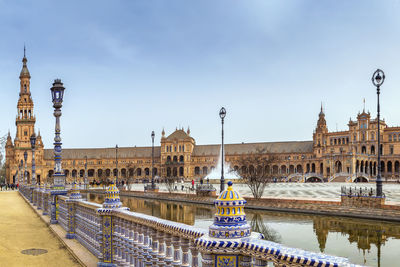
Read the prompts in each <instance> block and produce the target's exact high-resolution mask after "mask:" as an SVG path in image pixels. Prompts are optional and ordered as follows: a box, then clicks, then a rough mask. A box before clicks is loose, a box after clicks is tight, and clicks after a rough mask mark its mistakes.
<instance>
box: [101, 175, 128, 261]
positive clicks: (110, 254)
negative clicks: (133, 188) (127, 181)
mask: <svg viewBox="0 0 400 267" xmlns="http://www.w3.org/2000/svg"><path fill="white" fill-rule="evenodd" d="M117 209H126V208H122V203H121V201H120V199H119V191H118V188H117V187H116V186H115V185H114V183H112V184H110V186H109V187H108V188H107V191H106V197H105V200H104V203H103V207H102V208H99V209H97V213H98V214H99V215H100V217H101V239H102V240H101V258H100V262H99V263H98V264H97V266H98V267H110V266H116V262H115V258H116V257H115V256H116V255H115V249H116V246H115V243H114V242H115V241H114V239H116V235H115V232H114V231H115V226H116V224H115V221H116V220H117V217H115V214H114V211H115V210H117Z"/></svg>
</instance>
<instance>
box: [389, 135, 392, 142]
mask: <svg viewBox="0 0 400 267" xmlns="http://www.w3.org/2000/svg"><path fill="white" fill-rule="evenodd" d="M389 142H392V135H391V134H389Z"/></svg>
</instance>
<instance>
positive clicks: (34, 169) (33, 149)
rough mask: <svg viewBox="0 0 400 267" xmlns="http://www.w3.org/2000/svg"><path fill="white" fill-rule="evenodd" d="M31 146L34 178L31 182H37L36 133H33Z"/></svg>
mask: <svg viewBox="0 0 400 267" xmlns="http://www.w3.org/2000/svg"><path fill="white" fill-rule="evenodd" d="M30 139H31V148H32V180H31V184H32V185H35V184H36V163H35V148H36V134H35V133H33V134H32V135H31V138H30Z"/></svg>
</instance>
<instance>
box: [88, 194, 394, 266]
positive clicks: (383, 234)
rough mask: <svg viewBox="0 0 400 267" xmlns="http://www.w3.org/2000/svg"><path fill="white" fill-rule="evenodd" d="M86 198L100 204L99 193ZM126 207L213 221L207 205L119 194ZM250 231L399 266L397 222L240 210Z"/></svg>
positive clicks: (200, 222)
mask: <svg viewBox="0 0 400 267" xmlns="http://www.w3.org/2000/svg"><path fill="white" fill-rule="evenodd" d="M88 200H90V201H92V202H96V203H103V200H104V199H103V196H102V195H98V194H89V196H88ZM121 201H122V203H123V205H124V206H125V207H128V208H130V210H131V211H135V212H140V213H144V214H148V215H153V216H156V217H158V218H163V219H167V220H171V221H176V222H181V223H185V224H189V225H193V226H196V227H199V228H203V229H208V226H209V225H211V224H212V222H213V215H214V212H215V210H214V207H213V206H211V205H196V204H183V203H177V202H166V201H162V202H161V201H157V200H148V199H142V198H133V197H121ZM245 211H246V214H247V220H248V222H249V223H250V225H251V226H252V229H253V231H257V232H261V233H263V234H264V235H265V236H266V239H268V240H271V241H275V242H279V243H282V244H284V245H286V246H290V247H296V248H301V249H305V250H309V251H315V252H323V253H326V254H330V255H336V256H341V257H346V258H349V259H350V261H351V262H352V263H356V264H362V265H367V266H388V267H389V266H390V267H393V266H400V262H399V258H398V257H399V256H400V251H399V249H400V223H389V222H383V221H372V220H363V219H352V218H338V217H333V216H317V215H315V216H314V215H301V214H292V213H284V212H267V211H254V210H249V209H248V210H245Z"/></svg>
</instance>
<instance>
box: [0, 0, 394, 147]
mask: <svg viewBox="0 0 400 267" xmlns="http://www.w3.org/2000/svg"><path fill="white" fill-rule="evenodd" d="M399 14H400V1H399V0H393V1H390V0H387V1H368V0H358V1H357V0H352V1H348V0H340V1H339V0H338V1H312V0H307V1H306V0H304V1H302V0H285V1H282V0H268V1H264V0H259V1H256V0H246V1H244V0H241V1H239V0H201V1H195V0H194V1H187V0H168V1H165V0H141V1H138V0H132V1H128V0H125V1H124V0H113V1H105V0H96V1H74V0H71V1H50V0H49V1H41V0H38V1H11V0H10V1H8V0H0V101H1V105H0V135H4V134H6V133H7V132H8V131H9V130H10V132H11V135H12V137H13V138H14V137H15V132H16V128H15V117H16V115H17V109H16V105H17V100H18V92H19V73H20V70H21V67H22V62H21V60H22V57H23V47H24V44H25V45H26V51H27V52H26V54H27V58H28V68H29V71H30V74H31V76H32V78H31V92H32V98H33V101H34V103H35V108H34V113H35V115H36V120H37V121H36V130H39V129H40V132H41V135H42V138H43V142H44V144H45V147H46V148H51V147H52V146H53V144H52V143H53V139H54V124H55V119H54V117H53V108H52V103H51V95H50V87H51V85H52V82H53V80H54V79H56V78H60V79H61V80H62V82H63V83H64V85H65V88H66V90H65V94H64V103H63V108H62V117H61V137H62V142H63V147H64V148H83V147H93V148H95V147H114V146H115V144H118V145H119V146H120V147H124V146H135V145H136V146H150V145H151V131H152V130H154V131H155V133H156V141H155V144H156V145H158V144H159V142H160V138H161V131H162V129H163V128H164V129H165V132H166V134H167V135H169V134H171V133H172V132H173V131H174V130H175V129H176V127H178V128H180V127H184V128H185V130H186V129H187V127H190V131H191V136H192V137H194V138H195V140H196V143H197V144H217V143H220V140H221V120H220V118H219V115H218V113H219V109H220V108H221V107H222V106H224V107H225V108H226V110H227V115H226V118H225V124H224V127H225V142H226V143H241V142H272V141H300V140H312V133H313V130H314V129H315V126H316V122H317V119H318V113H319V110H320V106H321V102H322V103H323V106H324V109H325V114H326V120H327V124H328V129H329V130H330V131H335V130H336V129H337V130H346V129H347V123H348V121H349V119H350V117H351V118H352V119H355V117H356V116H357V113H358V112H360V111H362V109H363V99H364V98H365V108H366V110H367V111H368V110H369V111H370V112H371V115H372V117H376V89H375V87H374V86H373V85H372V83H371V76H372V73H373V72H374V71H375V70H376V69H377V68H381V69H382V70H383V71H384V72H385V74H386V80H385V82H384V84H383V85H382V88H381V114H382V117H383V118H385V120H386V122H387V123H388V124H389V125H391V126H397V125H400V109H399V104H398V101H399V99H400V90H399V85H400V75H399V73H400V50H399V48H400V16H399Z"/></svg>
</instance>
